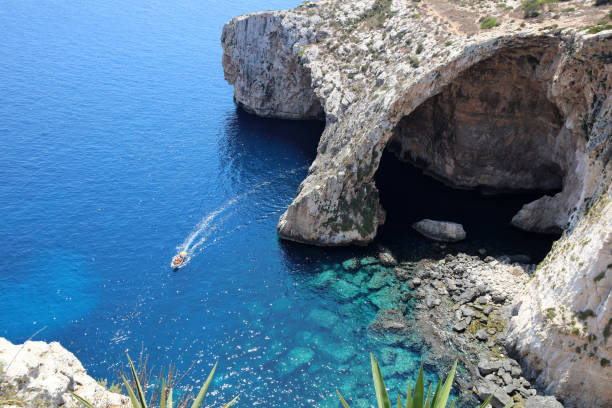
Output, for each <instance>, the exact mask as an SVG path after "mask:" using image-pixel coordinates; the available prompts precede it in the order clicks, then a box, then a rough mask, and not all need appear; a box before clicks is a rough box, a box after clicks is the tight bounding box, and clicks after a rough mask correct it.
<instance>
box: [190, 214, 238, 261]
mask: <svg viewBox="0 0 612 408" xmlns="http://www.w3.org/2000/svg"><path fill="white" fill-rule="evenodd" d="M237 212H238V210H237V209H235V210H234V211H232V212H230V213H229V214H226V215H225V216H223V217H222V218H221V219H219V220H218V221H217V222H216V223H215V225H213V226H212V227H210V228H208V229H207V230H206V231H203V233H202V237H200V239H199V240H198V242H196V243H195V244H193V245H191V247H190V248H189V251H190V252H191V253H193V252H194V251H195V250H196V249H198V247H199V246H200V245H202V244H203V243H204V242H206V239H208V237H209V236H210V234H212V233H213V232H214V231H215V230H217V229H219V227H221V226H222V225H223V224H224V223H225V221H227V220H228V219H229V218H230V217H231V216H232V215H234V214H236V213H237Z"/></svg>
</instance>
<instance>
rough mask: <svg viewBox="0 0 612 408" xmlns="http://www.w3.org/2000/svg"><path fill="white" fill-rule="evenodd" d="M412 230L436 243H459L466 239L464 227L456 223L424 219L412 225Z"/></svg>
mask: <svg viewBox="0 0 612 408" xmlns="http://www.w3.org/2000/svg"><path fill="white" fill-rule="evenodd" d="M412 228H414V229H415V230H417V232H419V233H420V234H422V235H424V236H426V237H427V238H429V239H432V240H434V241H441V242H457V241H461V240H464V239H465V237H466V233H465V230H464V229H463V225H461V224H457V223H456V222H449V221H434V220H429V219H424V220H421V221H419V222H416V223H414V224H412Z"/></svg>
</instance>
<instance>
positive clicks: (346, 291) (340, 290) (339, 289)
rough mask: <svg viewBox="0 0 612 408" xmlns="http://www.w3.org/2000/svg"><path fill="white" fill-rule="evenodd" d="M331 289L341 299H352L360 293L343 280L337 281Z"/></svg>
mask: <svg viewBox="0 0 612 408" xmlns="http://www.w3.org/2000/svg"><path fill="white" fill-rule="evenodd" d="M331 289H332V290H333V291H334V293H335V294H336V295H338V297H340V298H341V299H345V300H346V299H352V298H354V297H355V296H357V295H359V293H361V289H359V288H358V287H357V286H355V285H353V284H352V283H350V282H347V281H345V280H342V279H340V280H338V281H336V282H334V283H333V284H332V285H331Z"/></svg>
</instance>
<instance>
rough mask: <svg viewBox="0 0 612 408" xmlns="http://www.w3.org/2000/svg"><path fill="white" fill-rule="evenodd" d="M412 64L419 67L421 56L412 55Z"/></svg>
mask: <svg viewBox="0 0 612 408" xmlns="http://www.w3.org/2000/svg"><path fill="white" fill-rule="evenodd" d="M410 65H412V67H413V68H416V67H418V66H419V57H417V56H412V57H410Z"/></svg>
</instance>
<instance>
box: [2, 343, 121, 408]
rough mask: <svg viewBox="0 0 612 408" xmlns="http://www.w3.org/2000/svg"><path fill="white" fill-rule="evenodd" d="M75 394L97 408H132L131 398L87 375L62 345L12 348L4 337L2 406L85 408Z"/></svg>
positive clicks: (26, 345) (33, 345)
mask: <svg viewBox="0 0 612 408" xmlns="http://www.w3.org/2000/svg"><path fill="white" fill-rule="evenodd" d="M71 393H75V394H77V395H79V396H80V397H83V398H85V399H86V400H88V401H90V402H91V403H92V404H93V406H94V407H96V408H129V407H130V406H131V404H130V402H129V399H128V397H126V396H124V395H121V394H117V393H114V392H111V391H109V390H107V389H106V388H105V387H103V386H102V385H100V384H99V383H98V382H97V381H96V380H95V379H94V378H92V377H90V376H89V375H87V372H86V371H85V368H83V365H82V364H81V362H80V361H79V360H78V359H77V358H76V357H75V356H74V354H72V353H71V352H69V351H68V350H66V349H65V348H63V347H62V346H61V345H60V344H59V343H57V342H52V343H45V342H42V341H26V342H25V343H24V344H12V343H11V342H9V341H8V340H6V339H5V338H2V337H0V405H1V406H2V407H4V408H18V407H28V408H51V407H63V408H81V407H82V406H83V405H82V404H81V403H79V402H78V401H77V400H76V399H75V398H74V397H73V396H72V395H71Z"/></svg>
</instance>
